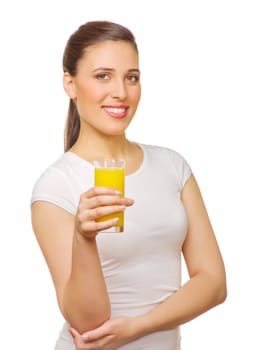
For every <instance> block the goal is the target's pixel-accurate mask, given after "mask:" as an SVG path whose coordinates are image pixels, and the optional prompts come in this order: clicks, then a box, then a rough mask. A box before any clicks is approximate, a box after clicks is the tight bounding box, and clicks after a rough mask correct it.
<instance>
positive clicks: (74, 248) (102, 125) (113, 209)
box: [32, 21, 226, 350]
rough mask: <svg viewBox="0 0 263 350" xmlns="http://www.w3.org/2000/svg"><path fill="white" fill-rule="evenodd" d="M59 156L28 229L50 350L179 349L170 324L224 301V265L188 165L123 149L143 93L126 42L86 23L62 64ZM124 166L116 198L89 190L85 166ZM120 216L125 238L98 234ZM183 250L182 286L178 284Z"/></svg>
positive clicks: (113, 31) (40, 186)
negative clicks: (40, 272)
mask: <svg viewBox="0 0 263 350" xmlns="http://www.w3.org/2000/svg"><path fill="white" fill-rule="evenodd" d="M63 68H64V89H65V91H66V93H67V95H68V96H69V98H70V105H69V112H68V119H67V124H66V130H65V153H64V154H63V155H62V156H61V157H60V158H59V159H58V160H57V161H56V162H55V163H54V164H52V165H51V166H50V167H48V168H47V170H46V171H45V172H44V173H43V174H42V175H41V176H40V178H39V179H38V181H37V182H36V184H35V186H34V190H33V194H32V225H33V229H34V232H35V234H36V237H37V240H38V242H39V245H40V247H41V249H42V252H43V254H44V257H45V259H46V262H47V265H48V268H49V270H50V273H51V276H52V279H53V282H54V286H55V290H56V295H57V300H58V305H59V308H60V311H61V313H62V315H63V316H64V318H65V321H66V322H65V325H64V327H63V329H62V331H61V333H60V337H59V339H58V341H57V344H56V348H55V349H56V350H62V349H63V350H74V349H79V350H80V349H86V350H89V349H105V350H112V349H122V350H129V349H132V350H139V349H144V350H145V349H151V350H160V349H163V348H164V349H165V350H178V349H180V334H179V326H180V325H181V324H183V323H185V322H188V321H190V320H192V319H193V318H195V317H197V316H198V315H200V314H202V313H204V312H205V311H207V310H209V309H211V308H212V307H214V306H216V305H218V304H220V303H222V302H223V301H224V300H225V298H226V277H225V271H224V264H223V261H222V257H221V254H220V251H219V248H218V245H217V242H216V238H215V236H214V233H213V229H212V226H211V224H210V221H209V217H208V214H207V211H206V209H205V205H204V202H203V200H202V196H201V193H200V191H199V188H198V185H197V182H196V180H195V178H194V175H193V174H192V172H191V169H190V167H189V165H188V163H187V162H186V160H185V159H184V158H183V157H182V156H181V155H180V154H178V153H177V152H175V151H173V150H171V149H168V148H163V147H158V146H149V145H145V144H141V143H135V142H131V141H130V140H128V139H127V138H126V135H125V131H126V129H127V127H128V125H129V123H130V122H131V120H132V119H133V117H134V115H135V112H136V109H137V106H138V103H139V100H140V94H141V86H140V70H139V61H138V50H137V46H136V42H135V39H134V36H133V34H132V33H131V32H130V31H129V30H128V29H127V28H125V27H123V26H121V25H118V24H115V23H111V22H106V21H96V22H88V23H86V24H84V25H82V26H81V27H80V28H79V29H78V30H77V31H76V32H75V33H73V34H72V36H71V37H70V38H69V40H68V43H67V45H66V48H65V52H64V57H63ZM104 158H124V159H125V161H126V169H125V172H126V188H125V191H126V194H127V197H126V198H121V197H120V194H119V192H118V191H116V190H115V189H113V188H104V187H94V185H93V171H94V168H93V165H92V162H93V161H94V160H95V159H104ZM124 210H125V211H126V212H125V232H124V233H119V234H116V233H113V234H111V233H102V232H101V231H102V230H103V229H106V228H109V227H111V226H113V225H114V224H116V220H114V219H112V220H107V221H104V222H97V221H96V219H98V218H100V217H103V216H105V215H108V214H114V213H117V212H120V211H124ZM181 252H182V253H183V256H184V259H185V262H186V265H187V268H188V272H189V280H188V281H187V282H186V283H185V284H184V285H183V286H181Z"/></svg>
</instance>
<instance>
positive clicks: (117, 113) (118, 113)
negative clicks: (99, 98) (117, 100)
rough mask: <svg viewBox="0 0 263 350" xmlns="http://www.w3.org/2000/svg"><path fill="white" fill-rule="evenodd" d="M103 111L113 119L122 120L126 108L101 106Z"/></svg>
mask: <svg viewBox="0 0 263 350" xmlns="http://www.w3.org/2000/svg"><path fill="white" fill-rule="evenodd" d="M102 108H103V110H104V111H105V112H106V113H107V114H108V115H109V116H111V117H113V118H119V119H120V118H124V117H126V115H127V111H128V107H127V106H120V107H116V106H103V107H102Z"/></svg>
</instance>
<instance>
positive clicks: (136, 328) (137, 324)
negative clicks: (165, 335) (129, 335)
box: [132, 314, 153, 338]
mask: <svg viewBox="0 0 263 350" xmlns="http://www.w3.org/2000/svg"><path fill="white" fill-rule="evenodd" d="M132 329H133V332H134V337H135V338H141V337H143V336H145V335H147V334H149V333H152V332H153V330H152V325H151V322H150V320H149V316H148V314H144V315H140V316H136V317H134V318H133V324H132Z"/></svg>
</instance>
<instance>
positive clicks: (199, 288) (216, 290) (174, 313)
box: [136, 273, 226, 336]
mask: <svg viewBox="0 0 263 350" xmlns="http://www.w3.org/2000/svg"><path fill="white" fill-rule="evenodd" d="M225 296H226V288H225V281H224V280H222V281H217V280H215V278H214V277H211V275H209V274H206V273H200V274H197V275H196V276H194V277H193V278H191V279H190V280H189V281H188V282H187V283H186V284H185V285H184V286H183V287H182V288H181V289H180V290H179V291H177V292H175V293H174V294H172V295H171V296H170V297H168V298H167V299H166V300H165V301H164V302H163V303H161V304H160V305H158V306H156V307H155V308H154V309H153V310H151V311H150V312H148V313H146V314H144V315H141V316H139V317H137V320H136V324H137V332H138V334H139V335H140V336H143V335H146V334H149V333H152V332H157V331H163V330H169V329H173V328H176V327H177V326H180V325H181V324H183V323H186V322H188V321H190V320H192V319H194V318H195V317H197V316H199V315H200V314H202V313H204V312H205V311H207V310H209V309H211V308H212V307H214V306H216V305H218V304H220V303H221V302H223V301H224V299H225Z"/></svg>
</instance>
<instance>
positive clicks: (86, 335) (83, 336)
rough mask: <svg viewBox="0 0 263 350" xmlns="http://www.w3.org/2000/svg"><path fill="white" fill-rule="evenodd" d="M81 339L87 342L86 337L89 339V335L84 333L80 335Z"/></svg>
mask: <svg viewBox="0 0 263 350" xmlns="http://www.w3.org/2000/svg"><path fill="white" fill-rule="evenodd" d="M81 337H82V339H85V340H87V339H88V337H89V334H88V333H84V334H82V336H81Z"/></svg>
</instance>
